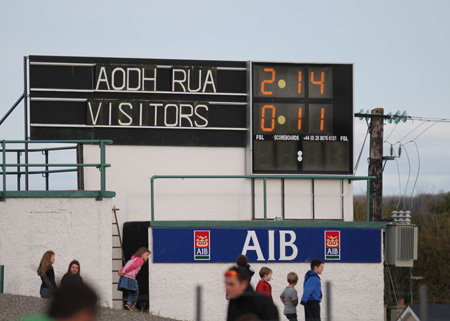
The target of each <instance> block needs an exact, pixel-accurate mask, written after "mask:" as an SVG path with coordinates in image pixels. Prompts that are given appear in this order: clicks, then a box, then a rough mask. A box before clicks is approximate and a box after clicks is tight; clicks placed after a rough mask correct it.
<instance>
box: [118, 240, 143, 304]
mask: <svg viewBox="0 0 450 321" xmlns="http://www.w3.org/2000/svg"><path fill="white" fill-rule="evenodd" d="M149 255H150V250H149V249H148V248H146V247H141V248H140V249H139V250H137V252H136V253H135V254H134V255H133V256H132V257H131V259H130V260H129V261H128V262H127V264H125V266H124V267H123V268H121V269H120V271H119V275H120V278H119V284H118V285H117V290H119V291H127V292H128V298H127V303H126V304H125V308H126V309H128V310H131V311H134V312H137V311H138V310H137V309H136V308H135V305H136V302H137V299H138V296H139V285H138V282H137V281H136V276H137V274H138V273H139V271H140V270H141V267H142V264H144V262H147V260H148V257H149Z"/></svg>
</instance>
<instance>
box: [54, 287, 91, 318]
mask: <svg viewBox="0 0 450 321" xmlns="http://www.w3.org/2000/svg"><path fill="white" fill-rule="evenodd" d="M97 301H98V296H97V294H96V293H95V292H94V290H92V289H91V288H90V287H89V286H88V285H86V284H84V283H81V282H79V283H70V284H69V285H68V284H63V285H61V286H60V287H59V288H58V290H57V291H56V293H55V297H54V299H53V301H52V302H51V304H50V307H49V310H48V315H49V317H51V318H52V319H65V318H70V317H73V316H75V315H76V314H78V313H80V312H81V311H83V310H84V311H87V312H90V313H92V314H95V313H96V311H97Z"/></svg>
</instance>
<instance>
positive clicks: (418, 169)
mask: <svg viewBox="0 0 450 321" xmlns="http://www.w3.org/2000/svg"><path fill="white" fill-rule="evenodd" d="M412 143H414V146H416V151H417V162H418V165H417V175H416V180H415V181H414V185H413V189H412V192H411V203H410V206H409V208H411V209H412V203H413V196H414V189H415V188H416V184H417V180H418V179H419V172H420V154H419V147H418V146H417V143H416V142H415V141H412Z"/></svg>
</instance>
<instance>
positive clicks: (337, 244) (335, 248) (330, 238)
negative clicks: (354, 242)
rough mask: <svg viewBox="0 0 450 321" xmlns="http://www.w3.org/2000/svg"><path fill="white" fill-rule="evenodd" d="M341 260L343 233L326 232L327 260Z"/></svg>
mask: <svg viewBox="0 0 450 321" xmlns="http://www.w3.org/2000/svg"><path fill="white" fill-rule="evenodd" d="M340 259H341V232H340V231H325V260H340Z"/></svg>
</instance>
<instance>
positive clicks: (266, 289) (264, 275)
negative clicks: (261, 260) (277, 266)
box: [256, 266, 273, 302]
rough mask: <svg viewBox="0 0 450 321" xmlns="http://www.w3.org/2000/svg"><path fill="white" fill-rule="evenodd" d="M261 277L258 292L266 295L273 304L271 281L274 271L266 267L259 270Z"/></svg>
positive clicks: (257, 287)
mask: <svg viewBox="0 0 450 321" xmlns="http://www.w3.org/2000/svg"><path fill="white" fill-rule="evenodd" d="M259 276H260V277H261V280H259V282H258V285H257V286H256V292H261V293H264V294H265V295H267V296H268V297H269V298H270V299H271V300H272V302H273V298H272V286H271V285H270V283H269V281H270V280H272V270H271V269H269V268H268V267H265V266H264V267H262V268H261V270H259Z"/></svg>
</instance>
